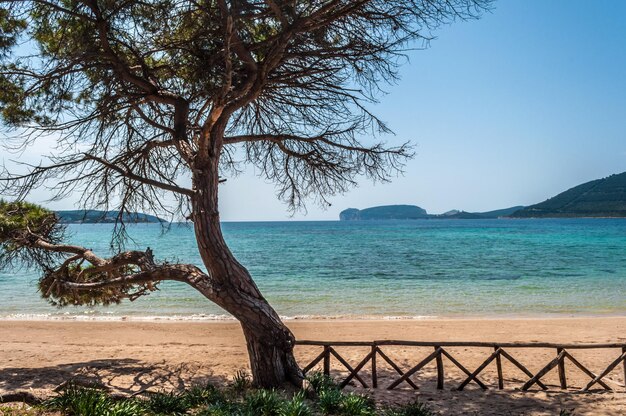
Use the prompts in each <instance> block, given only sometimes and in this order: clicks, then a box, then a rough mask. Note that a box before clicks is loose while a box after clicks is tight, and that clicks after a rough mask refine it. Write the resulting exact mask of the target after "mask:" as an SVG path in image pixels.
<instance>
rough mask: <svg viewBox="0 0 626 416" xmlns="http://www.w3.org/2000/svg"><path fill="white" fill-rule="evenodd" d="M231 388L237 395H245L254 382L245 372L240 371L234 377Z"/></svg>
mask: <svg viewBox="0 0 626 416" xmlns="http://www.w3.org/2000/svg"><path fill="white" fill-rule="evenodd" d="M230 387H231V388H232V389H233V391H235V392H236V393H243V392H245V391H246V390H249V389H250V388H251V387H252V380H251V379H250V376H249V375H248V373H247V372H246V371H245V370H238V371H237V372H236V373H235V377H233V381H232V383H231V385H230Z"/></svg>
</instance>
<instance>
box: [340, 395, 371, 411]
mask: <svg viewBox="0 0 626 416" xmlns="http://www.w3.org/2000/svg"><path fill="white" fill-rule="evenodd" d="M339 414H340V415H342V416H374V415H375V412H374V403H373V402H372V400H371V399H370V398H368V397H365V396H362V395H360V394H354V393H349V394H344V395H342V398H341V404H340V405H339Z"/></svg>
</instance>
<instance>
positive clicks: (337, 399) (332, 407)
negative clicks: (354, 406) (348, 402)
mask: <svg viewBox="0 0 626 416" xmlns="http://www.w3.org/2000/svg"><path fill="white" fill-rule="evenodd" d="M342 400H343V394H342V393H341V392H340V391H339V390H336V389H328V390H322V391H320V392H319V397H318V401H317V404H318V406H319V408H320V410H321V411H322V413H323V414H325V415H332V414H335V413H337V412H338V411H339V407H340V406H341V401H342Z"/></svg>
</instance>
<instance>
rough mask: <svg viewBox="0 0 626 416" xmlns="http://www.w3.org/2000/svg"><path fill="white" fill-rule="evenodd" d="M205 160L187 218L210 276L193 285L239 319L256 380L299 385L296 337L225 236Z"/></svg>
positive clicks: (212, 169) (213, 162) (212, 165)
mask: <svg viewBox="0 0 626 416" xmlns="http://www.w3.org/2000/svg"><path fill="white" fill-rule="evenodd" d="M208 165H209V166H205V167H203V169H196V170H195V171H194V178H193V179H194V189H195V191H196V192H195V195H194V197H193V203H192V209H193V212H192V219H193V223H194V230H195V234H196V240H197V243H198V249H199V251H200V255H201V257H202V260H203V262H204V265H205V267H206V269H207V272H208V276H209V279H210V281H204V280H202V281H195V282H193V286H194V287H195V288H196V289H197V290H198V291H200V292H201V293H202V294H203V295H205V296H206V297H207V298H209V299H210V300H212V301H213V302H215V303H216V304H218V305H219V306H221V307H222V308H224V309H225V310H226V311H227V312H229V313H230V314H232V315H233V316H234V317H235V318H237V319H238V320H239V322H240V323H241V326H242V329H243V333H244V335H245V338H246V343H247V347H248V354H249V358H250V368H251V370H252V377H253V381H254V382H255V384H257V385H259V386H262V387H276V386H280V385H281V384H284V383H285V382H290V383H292V384H295V385H298V386H300V385H301V384H302V380H303V375H302V371H301V370H300V368H299V367H298V365H297V363H296V360H295V358H294V356H293V347H294V344H295V337H294V336H293V334H292V333H291V331H290V330H289V328H287V327H286V326H285V325H284V324H283V323H282V321H281V320H280V317H279V316H278V314H277V313H276V311H275V310H274V309H273V308H272V307H271V306H270V304H269V303H268V302H267V300H266V299H265V298H264V297H263V295H262V294H261V292H260V291H259V289H258V287H257V286H256V284H255V283H254V281H253V280H252V277H251V276H250V273H249V272H248V270H247V269H246V268H245V267H244V266H242V265H241V264H240V263H239V262H238V261H237V260H236V259H235V257H234V256H233V254H232V253H231V251H230V249H229V248H228V246H227V245H226V242H225V241H224V238H223V235H222V230H221V225H220V221H219V212H218V204H217V201H218V183H219V180H218V169H217V158H216V159H213V158H211V159H209V162H208Z"/></svg>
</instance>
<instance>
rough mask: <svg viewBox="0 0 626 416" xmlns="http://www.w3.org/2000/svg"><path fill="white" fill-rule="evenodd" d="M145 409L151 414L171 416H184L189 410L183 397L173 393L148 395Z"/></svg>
mask: <svg viewBox="0 0 626 416" xmlns="http://www.w3.org/2000/svg"><path fill="white" fill-rule="evenodd" d="M145 407H146V409H147V410H148V411H150V413H151V414H154V415H172V416H180V415H184V414H185V413H186V412H187V410H188V409H189V406H188V405H187V403H186V402H185V398H184V396H183V395H180V394H176V393H174V392H169V393H165V392H159V393H152V394H150V396H149V398H148V400H146V401H145Z"/></svg>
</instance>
